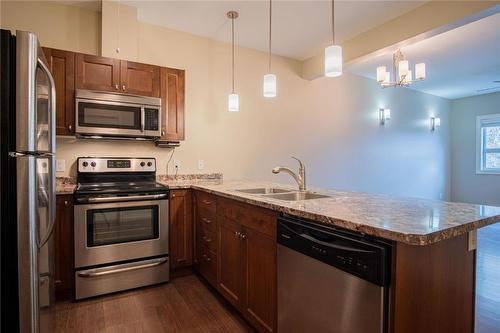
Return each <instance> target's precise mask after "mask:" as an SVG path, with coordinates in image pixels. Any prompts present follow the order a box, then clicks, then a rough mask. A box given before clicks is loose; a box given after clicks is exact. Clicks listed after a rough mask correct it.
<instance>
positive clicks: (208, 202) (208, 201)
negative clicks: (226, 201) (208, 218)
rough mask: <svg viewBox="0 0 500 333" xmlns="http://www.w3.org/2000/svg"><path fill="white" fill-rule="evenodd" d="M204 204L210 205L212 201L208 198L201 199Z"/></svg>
mask: <svg viewBox="0 0 500 333" xmlns="http://www.w3.org/2000/svg"><path fill="white" fill-rule="evenodd" d="M202 202H203V203H204V204H205V205H210V204H211V203H212V201H210V200H203V201H202Z"/></svg>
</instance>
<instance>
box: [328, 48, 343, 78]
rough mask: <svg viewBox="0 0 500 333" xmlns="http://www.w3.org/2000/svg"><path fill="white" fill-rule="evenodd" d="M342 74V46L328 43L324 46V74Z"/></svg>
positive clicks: (334, 75) (330, 75)
mask: <svg viewBox="0 0 500 333" xmlns="http://www.w3.org/2000/svg"><path fill="white" fill-rule="evenodd" d="M340 75H342V47H340V46H339V45H330V46H328V47H327V48H325V76H328V77H336V76H340Z"/></svg>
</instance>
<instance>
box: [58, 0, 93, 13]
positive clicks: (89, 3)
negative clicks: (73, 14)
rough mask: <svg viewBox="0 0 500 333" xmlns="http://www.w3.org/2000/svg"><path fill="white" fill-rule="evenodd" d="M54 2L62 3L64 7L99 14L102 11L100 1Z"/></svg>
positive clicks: (60, 0)
mask: <svg viewBox="0 0 500 333" xmlns="http://www.w3.org/2000/svg"><path fill="white" fill-rule="evenodd" d="M53 1H54V0H53ZM55 2H59V3H63V4H65V5H71V6H78V7H81V8H84V9H87V10H91V11H94V12H100V11H101V10H102V6H101V0H55Z"/></svg>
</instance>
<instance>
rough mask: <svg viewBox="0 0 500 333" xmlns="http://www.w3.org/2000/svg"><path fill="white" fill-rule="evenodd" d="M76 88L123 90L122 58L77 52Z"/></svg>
mask: <svg viewBox="0 0 500 333" xmlns="http://www.w3.org/2000/svg"><path fill="white" fill-rule="evenodd" d="M76 88H77V89H90V90H100V91H113V92H118V91H121V89H120V60H118V59H112V58H105V57H99V56H94V55H89V54H81V53H77V54H76Z"/></svg>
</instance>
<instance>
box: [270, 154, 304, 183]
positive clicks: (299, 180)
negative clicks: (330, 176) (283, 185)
mask: <svg viewBox="0 0 500 333" xmlns="http://www.w3.org/2000/svg"><path fill="white" fill-rule="evenodd" d="M292 158H293V159H295V160H297V161H298V162H299V174H298V175H297V174H296V173H295V172H293V171H292V170H291V169H290V168H287V167H282V166H277V167H275V168H273V173H274V174H278V173H280V172H281V171H284V172H286V173H288V174H289V175H290V176H292V177H293V179H295V181H296V182H297V184H298V185H299V191H305V190H306V167H305V166H304V163H302V162H301V161H300V160H299V159H298V158H297V157H293V156H292Z"/></svg>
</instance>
